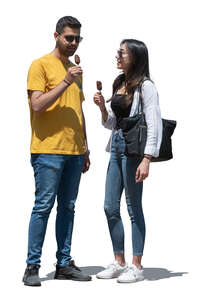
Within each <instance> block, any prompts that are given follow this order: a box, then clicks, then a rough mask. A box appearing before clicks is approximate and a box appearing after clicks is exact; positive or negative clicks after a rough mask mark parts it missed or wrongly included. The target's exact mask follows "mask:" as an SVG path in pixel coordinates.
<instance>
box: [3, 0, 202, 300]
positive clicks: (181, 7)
mask: <svg viewBox="0 0 202 300" xmlns="http://www.w3.org/2000/svg"><path fill="white" fill-rule="evenodd" d="M0 12H1V16H0V25H1V27H0V28H1V56H0V60H1V72H0V76H1V81H0V82H1V93H0V95H1V118H0V122H1V152H2V153H1V156H0V159H1V164H0V166H1V210H0V213H1V216H0V222H1V247H0V251H1V272H0V274H1V276H2V280H1V286H2V287H3V289H5V292H6V293H5V295H6V299H8V298H9V299H10V298H11V297H15V296H18V297H20V296H21V297H22V298H25V297H29V299H36V297H37V298H38V299H42V297H46V298H49V299H55V298H56V297H58V298H59V297H63V298H65V299H66V298H67V299H70V297H74V298H79V297H85V298H88V299H95V298H98V299H102V298H103V297H105V298H109V299H110V297H114V298H117V299H122V298H123V297H131V296H132V297H134V298H135V297H136V298H137V297H142V298H143V299H148V297H151V296H152V297H155V298H156V299H172V298H173V299H176V298H178V297H181V298H184V299H190V297H192V298H194V299H201V297H200V295H199V293H200V292H201V291H200V279H201V274H200V273H201V272H200V271H201V269H200V268H201V250H202V247H201V193H200V186H201V169H200V168H201V160H202V154H201V141H200V140H201V123H200V120H201V115H202V112H201V108H202V106H201V89H200V87H201V67H202V64H201V52H202V43H201V26H202V24H201V13H200V1H197V0H192V1H186V0H184V1H180V0H178V1H177V0H175V1H173V0H170V1H158V0H156V1H155V0H150V1H149V0H148V1H146V0H142V1H130V0H124V1H105V0H103V1H102V2H100V3H99V2H98V1H90V0H86V1H81V0H77V1H63V0H58V1H50V0H49V1H47V0H44V1H38V0H35V1H7V2H5V3H4V4H1V8H0ZM65 15H72V16H75V17H77V18H78V19H79V20H80V22H81V23H82V36H83V37H84V40H83V42H82V44H81V45H80V48H79V49H78V54H79V55H80V57H81V66H82V68H83V70H84V93H85V97H86V101H85V103H84V112H85V116H86V122H87V130H88V140H89V148H90V150H91V162H92V165H91V169H90V171H89V172H88V173H87V174H86V175H83V176H82V180H81V185H80V191H79V197H78V200H77V205H76V216H75V227H74V234H73V245H72V256H73V258H74V259H75V261H76V264H78V265H79V266H81V267H84V269H85V270H86V272H89V273H91V274H95V273H96V270H99V267H103V266H106V265H107V264H108V263H109V262H111V261H112V260H113V253H112V247H111V241H110V238H109V233H108V228H107V223H106V219H105V215H104V212H103V201H104V184H105V174H106V168H107V165H108V160H109V155H108V154H107V153H106V152H105V145H106V143H107V140H108V138H109V134H110V132H109V131H108V130H106V129H104V128H103V127H102V126H101V124H100V114H99V111H98V109H97V107H96V106H95V105H94V104H93V100H92V98H93V94H94V92H95V91H96V88H95V81H96V80H102V82H103V94H104V96H105V97H106V98H108V97H110V95H111V90H112V82H113V80H114V78H115V76H117V74H118V70H117V69H116V61H115V55H116V50H117V49H118V48H119V43H120V41H121V40H122V39H123V38H136V39H140V40H142V41H144V42H145V43H146V44H147V46H148V49H149V54H150V70H151V75H152V78H153V80H154V81H155V83H156V86H157V89H158V91H159V95H160V106H161V111H162V116H163V117H164V118H170V119H174V120H177V122H178V124H177V128H176V132H175V133H174V136H173V152H174V159H173V160H172V161H169V162H165V163H157V164H152V165H151V169H150V176H149V178H148V179H147V180H146V181H145V184H144V195H143V207H144V213H145V218H146V226H147V236H146V244H145V253H144V259H143V265H144V267H145V268H146V280H145V281H144V282H141V283H137V284H130V285H121V284H118V283H116V281H115V280H109V281H102V280H97V279H96V278H95V276H93V281H92V282H87V283H78V282H69V281H67V282H66V281H54V280H51V278H52V277H53V271H54V265H53V264H54V263H55V262H56V260H55V251H56V242H55V237H54V231H55V228H54V226H55V225H54V222H55V207H56V206H55V207H54V208H53V210H52V213H51V216H50V219H49V224H48V229H47V234H46V239H45V243H44V248H43V256H42V268H41V269H40V275H41V277H43V278H44V279H43V282H42V284H43V285H42V287H41V288H39V289H38V288H37V289H36V288H35V289H30V288H29V287H24V285H23V284H22V282H21V279H22V275H23V273H24V268H25V259H26V252H27V230H28V223H29V218H30V214H31V209H32V207H33V201H34V179H33V171H32V168H31V166H30V163H29V160H30V155H29V143H30V133H31V130H30V124H29V109H28V104H27V97H26V77H27V70H28V67H29V65H30V63H31V62H32V60H34V59H36V58H38V57H40V56H42V55H44V54H46V53H48V52H50V51H52V49H53V48H54V46H55V41H54V38H53V33H54V30H55V25H56V22H57V21H58V19H59V18H60V17H63V16H65ZM122 217H123V221H124V225H125V234H126V257H127V261H128V262H131V255H132V245H131V228H130V221H129V217H128V214H127V209H126V205H125V198H124V196H123V198H122ZM47 274H49V275H47ZM3 289H2V288H1V291H2V290H3ZM2 292H3V291H2ZM4 298H5V296H4Z"/></svg>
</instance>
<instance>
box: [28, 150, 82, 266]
mask: <svg viewBox="0 0 202 300" xmlns="http://www.w3.org/2000/svg"><path fill="white" fill-rule="evenodd" d="M83 161H84V155H62V154H32V155H31V164H32V166H33V169H34V177H35V185H36V192H35V204H34V207H33V210H32V214H31V219H30V224H29V237H28V257H27V261H26V262H27V263H28V264H36V265H38V266H40V258H41V252H42V246H43V242H44V238H45V233H46V227H47V222H48V217H49V214H50V212H51V209H52V207H53V205H54V202H55V198H56V196H57V202H58V206H57V217H56V240H57V253H56V257H57V265H58V266H61V267H62V266H66V265H68V264H69V261H70V259H71V256H70V248H71V239H72V230H73V223H74V206H75V201H76V198H77V194H78V188H79V183H80V178H81V172H82V167H83Z"/></svg>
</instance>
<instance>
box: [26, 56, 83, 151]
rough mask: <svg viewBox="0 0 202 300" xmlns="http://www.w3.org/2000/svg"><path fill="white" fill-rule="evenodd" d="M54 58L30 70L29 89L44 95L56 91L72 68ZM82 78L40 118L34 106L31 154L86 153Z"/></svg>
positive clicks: (35, 65)
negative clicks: (68, 70)
mask: <svg viewBox="0 0 202 300" xmlns="http://www.w3.org/2000/svg"><path fill="white" fill-rule="evenodd" d="M72 66H74V64H73V63H71V62H70V63H69V64H67V65H66V66H65V65H64V64H63V63H62V62H61V60H60V59H58V58H57V57H56V56H54V55H52V54H47V55H45V56H43V57H41V58H39V59H37V60H35V61H34V62H33V63H32V64H31V66H30V69H29V72H28V80H27V89H28V90H38V91H42V92H44V93H47V92H48V91H50V90H52V89H54V88H55V87H56V86H57V85H58V84H59V83H60V82H61V81H62V80H63V79H64V78H65V75H66V73H67V69H68V68H69V67H72ZM83 100H84V95H83V91H82V78H79V79H78V80H77V81H76V82H74V83H72V84H71V85H70V86H69V87H68V88H67V89H66V90H65V91H64V92H63V94H62V95H61V96H60V97H59V98H58V99H57V100H56V101H55V102H54V104H53V105H52V106H50V107H49V108H47V109H46V111H45V112H42V113H39V114H36V113H34V111H33V110H32V106H31V102H30V99H29V106H30V119H31V127H32V138H31V147H30V148H31V149H30V150H31V153H55V154H83V153H84V152H85V151H86V147H85V139H84V132H83V119H82V107H81V105H82V101H83Z"/></svg>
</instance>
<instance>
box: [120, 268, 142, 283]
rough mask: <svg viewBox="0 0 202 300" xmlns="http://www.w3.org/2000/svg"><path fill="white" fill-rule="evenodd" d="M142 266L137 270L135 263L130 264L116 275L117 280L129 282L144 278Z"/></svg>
mask: <svg viewBox="0 0 202 300" xmlns="http://www.w3.org/2000/svg"><path fill="white" fill-rule="evenodd" d="M143 271H144V270H143V267H142V269H141V270H139V269H138V268H137V267H136V266H135V265H131V266H129V267H127V268H126V269H125V271H124V272H123V273H122V274H121V275H120V276H119V277H118V279H117V282H120V283H130V282H137V281H141V280H144V275H143Z"/></svg>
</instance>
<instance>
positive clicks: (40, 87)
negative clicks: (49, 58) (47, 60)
mask: <svg viewBox="0 0 202 300" xmlns="http://www.w3.org/2000/svg"><path fill="white" fill-rule="evenodd" d="M27 90H31V91H42V92H45V90H46V74H45V71H44V68H43V66H42V64H41V62H40V60H35V61H33V63H32V64H31V66H30V68H29V71H28V77H27Z"/></svg>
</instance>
